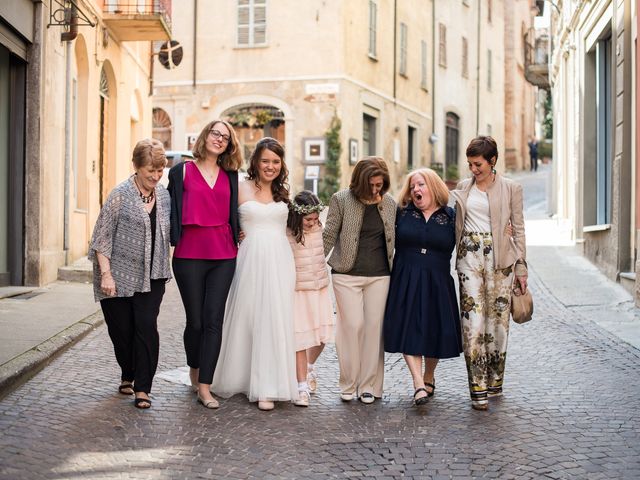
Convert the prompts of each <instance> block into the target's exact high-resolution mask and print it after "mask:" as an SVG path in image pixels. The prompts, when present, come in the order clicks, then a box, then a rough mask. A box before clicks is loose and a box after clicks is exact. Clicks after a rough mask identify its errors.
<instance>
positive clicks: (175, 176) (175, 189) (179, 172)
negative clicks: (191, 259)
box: [167, 160, 238, 246]
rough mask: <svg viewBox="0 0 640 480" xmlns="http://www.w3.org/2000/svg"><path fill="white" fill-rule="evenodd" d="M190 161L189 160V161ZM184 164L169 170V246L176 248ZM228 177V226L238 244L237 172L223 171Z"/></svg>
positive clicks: (179, 235)
mask: <svg viewBox="0 0 640 480" xmlns="http://www.w3.org/2000/svg"><path fill="white" fill-rule="evenodd" d="M189 161H190V160H189ZM184 163H185V162H180V163H178V164H177V165H174V166H173V167H171V170H169V186H168V187H167V189H168V190H169V194H170V195H171V245H173V246H176V245H177V243H178V240H180V237H181V236H182V193H183V191H184V188H183V187H184V173H183V168H184ZM225 172H227V175H228V176H229V186H230V187H231V195H230V199H229V200H230V204H229V225H231V232H232V234H233V241H234V243H235V244H236V245H237V244H238V172H237V171H235V170H225Z"/></svg>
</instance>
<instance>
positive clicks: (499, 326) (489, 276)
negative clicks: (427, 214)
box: [452, 136, 527, 410]
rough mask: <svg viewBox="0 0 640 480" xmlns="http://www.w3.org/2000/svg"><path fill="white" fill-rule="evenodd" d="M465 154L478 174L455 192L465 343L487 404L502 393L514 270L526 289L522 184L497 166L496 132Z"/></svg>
mask: <svg viewBox="0 0 640 480" xmlns="http://www.w3.org/2000/svg"><path fill="white" fill-rule="evenodd" d="M466 155H467V163H468V164H469V170H471V173H472V174H473V177H472V178H471V179H467V180H463V181H462V182H460V183H459V184H458V187H457V189H456V190H454V191H453V192H452V194H453V196H455V198H456V245H457V247H458V250H457V262H456V269H457V270H458V279H459V283H460V315H461V323H462V346H463V349H464V358H465V361H466V364H467V375H468V379H469V391H470V393H471V406H472V407H473V408H474V409H476V410H487V409H488V408H489V403H488V401H487V399H488V398H490V397H495V396H499V395H502V383H503V379H504V370H505V363H506V357H507V339H508V336H509V314H510V303H511V286H512V284H513V282H514V278H513V277H514V274H515V282H516V283H517V285H518V286H519V287H520V289H521V290H522V292H526V290H527V263H526V261H525V260H526V247H525V235H524V216H523V212H522V187H521V186H520V185H519V184H517V183H516V182H514V181H512V180H510V179H507V178H504V177H503V176H501V175H499V174H498V173H497V172H496V170H495V168H494V167H495V165H496V162H497V161H498V146H497V144H496V141H495V140H494V139H493V138H491V137H485V136H480V137H476V138H474V139H473V140H472V141H471V143H469V146H468V147H467V152H466Z"/></svg>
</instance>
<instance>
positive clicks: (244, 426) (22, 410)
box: [0, 266, 640, 479]
mask: <svg viewBox="0 0 640 480" xmlns="http://www.w3.org/2000/svg"><path fill="white" fill-rule="evenodd" d="M530 274H531V277H530V283H531V286H532V289H533V292H534V296H535V301H536V313H535V317H534V320H533V321H532V322H530V323H529V324H526V325H515V324H512V327H511V339H510V346H509V356H508V360H507V374H506V380H505V395H504V397H502V398H499V399H492V400H491V406H490V410H489V411H488V412H480V411H475V410H472V409H471V406H470V401H469V398H468V393H467V384H466V371H465V367H464V361H463V359H462V358H458V359H455V360H448V361H443V362H442V363H441V364H440V366H439V367H438V370H437V372H436V378H437V390H436V395H435V397H434V398H433V399H432V401H431V402H430V403H429V404H427V405H426V406H424V407H421V408H420V409H417V408H416V407H414V406H412V404H411V400H412V396H411V395H412V388H411V383H410V377H409V374H408V371H407V368H406V366H405V363H404V361H403V360H402V358H401V357H400V356H399V355H388V356H387V358H386V378H385V394H384V398H383V399H382V401H379V402H376V403H375V404H373V405H371V406H366V405H362V404H360V403H359V402H355V401H354V402H351V403H343V402H341V401H340V398H339V395H338V393H339V392H338V389H337V378H338V368H337V361H336V356H335V350H334V349H333V348H328V349H327V350H326V351H325V352H324V353H323V355H322V356H321V357H320V360H319V379H320V380H319V393H318V394H317V395H316V396H314V397H313V398H312V405H311V407H309V408H307V409H304V408H298V407H295V406H293V405H289V404H278V405H277V407H276V410H275V411H273V412H260V411H258V409H257V408H256V406H255V404H249V403H248V402H247V401H246V399H245V398H244V397H242V396H236V397H233V398H231V399H229V400H222V401H221V407H220V408H219V409H218V410H217V411H210V410H206V409H205V408H203V407H202V406H201V405H199V404H197V403H196V398H195V395H194V394H192V393H191V392H190V389H189V387H188V386H186V385H185V384H183V383H181V382H180V381H179V380H180V378H184V379H185V380H186V376H183V377H180V375H181V374H182V372H183V370H184V365H185V360H184V353H183V349H182V328H183V311H182V305H181V303H180V300H179V296H178V293H177V289H176V287H175V283H174V282H172V283H171V284H170V286H169V288H168V289H167V295H166V296H165V301H164V303H163V307H162V311H161V316H160V330H161V352H160V366H159V373H158V376H157V377H156V382H155V384H154V389H153V392H152V399H153V408H152V409H150V410H148V411H139V410H137V409H135V408H134V407H133V402H132V398H131V397H124V396H122V395H119V394H118V393H117V385H118V379H119V372H118V370H117V367H116V362H115V359H114V356H113V352H112V347H111V343H110V341H109V338H108V336H107V331H106V328H105V327H104V326H101V327H99V328H98V329H96V330H95V331H94V332H92V333H91V334H90V335H89V336H87V337H86V338H85V339H83V340H82V341H81V342H79V343H78V344H76V345H75V346H73V347H72V348H71V349H69V350H68V351H67V352H65V353H64V354H62V355H61V356H60V357H58V358H57V359H56V360H55V361H53V362H52V363H51V364H50V365H49V366H48V367H47V368H45V369H44V370H43V371H41V372H40V373H39V374H38V375H36V376H35V377H34V378H33V379H31V380H30V381H28V382H27V383H25V384H23V385H22V386H21V387H19V388H17V389H16V390H14V391H13V392H12V393H10V394H9V395H7V396H6V397H5V398H4V399H2V401H0V431H1V432H2V435H1V440H0V477H1V478H3V479H38V478H54V479H96V478H123V479H125V478H126V479H132V478H135V479H138V478H143V479H144V478H150V479H151V478H153V479H174V478H175V479H177V478H221V477H228V478H247V477H259V478H327V477H339V478H344V477H376V478H400V477H406V478H443V479H444V478H456V479H457V478H589V479H597V478H603V479H604V478H607V479H608V478H638V477H640V441H639V440H640V435H639V432H640V421H639V419H638V415H637V412H638V410H639V409H640V400H639V395H638V393H639V392H640V385H639V383H640V382H639V376H638V373H637V372H638V369H639V368H640V352H639V351H638V350H637V349H635V348H633V347H632V346H630V345H629V344H627V343H624V342H623V341H621V340H620V339H619V338H617V337H615V336H613V335H611V334H610V333H609V332H607V331H606V330H604V329H602V328H600V327H599V326H598V325H596V324H595V323H594V322H592V321H591V320H590V319H589V318H587V317H585V316H582V315H580V314H579V313H576V311H575V310H572V309H569V308H567V307H566V306H565V305H563V304H562V303H561V302H560V301H559V300H558V299H557V298H556V297H555V296H554V295H553V294H552V292H550V291H549V290H548V289H547V287H545V284H544V282H543V280H544V279H543V278H541V277H540V276H539V274H538V273H537V272H536V269H535V266H533V268H532V269H531V270H530ZM179 377H180V378H179Z"/></svg>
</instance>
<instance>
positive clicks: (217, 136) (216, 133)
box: [209, 128, 231, 143]
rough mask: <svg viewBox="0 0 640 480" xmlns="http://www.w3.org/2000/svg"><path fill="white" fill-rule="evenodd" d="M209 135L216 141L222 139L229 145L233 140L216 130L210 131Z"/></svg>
mask: <svg viewBox="0 0 640 480" xmlns="http://www.w3.org/2000/svg"><path fill="white" fill-rule="evenodd" d="M209 135H211V136H212V137H213V138H215V139H216V140H218V139H222V140H224V142H225V143H229V140H231V137H230V136H229V135H225V134H224V133H222V132H220V131H219V130H216V129H215V128H213V129H211V130H209Z"/></svg>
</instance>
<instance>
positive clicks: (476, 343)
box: [457, 232, 513, 403]
mask: <svg viewBox="0 0 640 480" xmlns="http://www.w3.org/2000/svg"><path fill="white" fill-rule="evenodd" d="M493 265H494V262H493V239H492V236H491V233H477V232H464V234H463V236H462V239H461V241H460V245H458V253H457V270H458V279H459V281H460V316H461V321H462V346H463V349H464V358H465V361H466V364H467V375H468V377H469V390H470V393H471V400H472V401H474V402H478V403H486V402H487V395H495V394H499V393H501V392H502V381H503V377H504V369H505V362H506V356H507V340H508V337H509V315H510V302H511V284H512V282H513V268H512V267H508V268H504V269H497V270H496V269H494V266H493Z"/></svg>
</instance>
